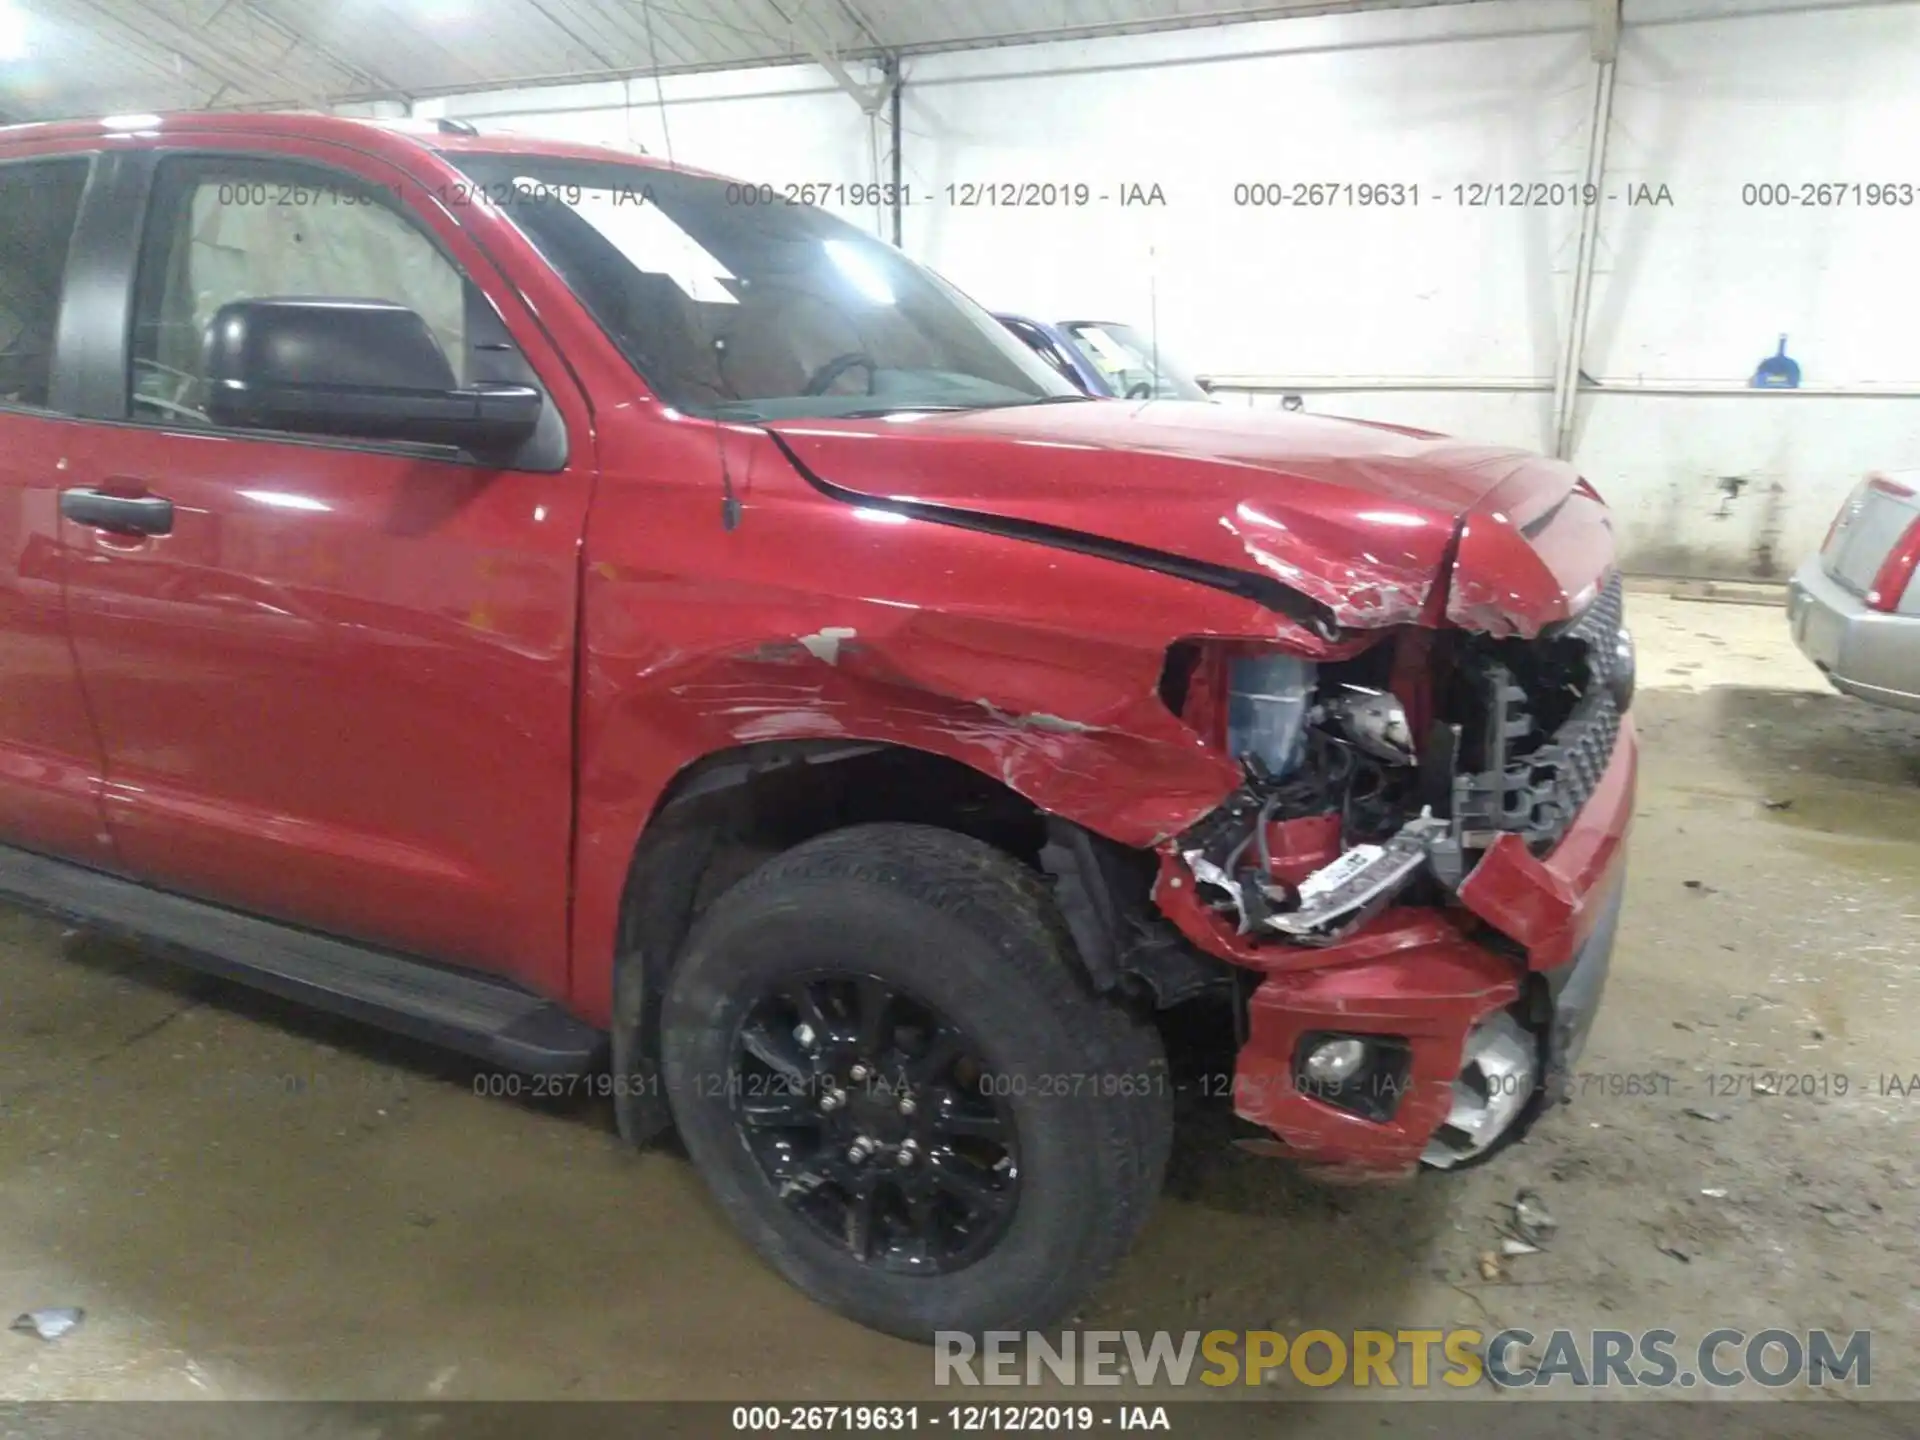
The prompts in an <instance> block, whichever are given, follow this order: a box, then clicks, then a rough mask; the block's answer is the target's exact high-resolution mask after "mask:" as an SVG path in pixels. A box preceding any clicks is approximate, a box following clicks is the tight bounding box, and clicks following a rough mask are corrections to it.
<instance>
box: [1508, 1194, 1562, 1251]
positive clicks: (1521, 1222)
mask: <svg viewBox="0 0 1920 1440" xmlns="http://www.w3.org/2000/svg"><path fill="white" fill-rule="evenodd" d="M1558 1223H1559V1222H1557V1221H1556V1220H1555V1219H1554V1218H1553V1212H1552V1211H1551V1210H1549V1209H1547V1202H1546V1201H1544V1200H1542V1199H1541V1198H1540V1192H1539V1191H1537V1190H1522V1191H1521V1192H1520V1193H1519V1194H1518V1195H1515V1196H1514V1197H1513V1233H1514V1234H1515V1235H1517V1236H1519V1237H1520V1238H1521V1239H1522V1240H1524V1241H1526V1242H1527V1243H1528V1244H1529V1245H1540V1244H1542V1243H1543V1242H1544V1241H1545V1240H1546V1238H1547V1237H1548V1236H1549V1235H1551V1234H1553V1232H1554V1229H1555V1227H1556V1226H1557V1225H1558Z"/></svg>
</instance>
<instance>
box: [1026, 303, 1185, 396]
mask: <svg viewBox="0 0 1920 1440" xmlns="http://www.w3.org/2000/svg"><path fill="white" fill-rule="evenodd" d="M1061 329H1063V330H1065V331H1066V332H1067V334H1069V335H1071V336H1072V337H1073V341H1074V343H1075V344H1076V345H1078V346H1079V347H1080V350H1081V353H1082V354H1084V355H1085V356H1086V357H1087V359H1088V360H1090V361H1091V362H1092V363H1093V367H1094V369H1096V370H1098V371H1099V372H1100V373H1101V375H1103V376H1104V377H1106V381H1107V384H1108V385H1109V386H1111V387H1112V389H1113V393H1114V394H1116V395H1123V396H1125V397H1127V398H1128V399H1130V400H1205V399H1207V398H1208V397H1207V392H1206V391H1204V390H1202V389H1201V388H1200V386H1199V384H1198V382H1196V381H1195V380H1194V378H1193V376H1192V375H1191V374H1190V373H1188V371H1187V370H1185V369H1184V368H1183V367H1181V366H1180V365H1178V364H1176V363H1175V362H1174V360H1173V359H1172V357H1170V356H1169V355H1168V354H1167V353H1166V352H1165V351H1164V350H1162V349H1161V348H1160V345H1159V342H1158V341H1157V340H1156V339H1155V337H1154V336H1152V335H1144V334H1142V333H1141V332H1140V331H1139V330H1136V329H1135V328H1134V327H1133V326H1131V325H1115V324H1111V323H1108V322H1101V323H1099V324H1095V323H1093V322H1092V321H1087V320H1074V321H1069V322H1068V323H1067V324H1065V325H1063V326H1061Z"/></svg>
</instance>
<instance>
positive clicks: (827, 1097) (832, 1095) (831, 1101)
mask: <svg viewBox="0 0 1920 1440" xmlns="http://www.w3.org/2000/svg"><path fill="white" fill-rule="evenodd" d="M846 1103H847V1102H846V1097H845V1096H843V1095H842V1094H841V1093H840V1092H839V1091H838V1090H829V1091H827V1093H826V1094H824V1095H822V1096H821V1097H820V1108H821V1109H822V1110H838V1109H839V1108H840V1107H841V1106H842V1105H844V1104H846Z"/></svg>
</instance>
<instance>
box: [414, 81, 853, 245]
mask: <svg viewBox="0 0 1920 1440" xmlns="http://www.w3.org/2000/svg"><path fill="white" fill-rule="evenodd" d="M859 68H860V69H861V71H862V75H863V77H864V78H868V79H871V78H873V75H872V73H871V72H870V70H869V68H868V67H865V66H862V67H859ZM663 98H664V102H665V103H664V106H663V105H662V99H663ZM414 114H415V115H416V116H418V117H421V118H426V119H433V118H438V117H440V116H448V117H451V118H454V119H460V120H470V121H472V122H473V123H474V124H475V125H478V126H480V127H482V128H483V129H485V130H487V131H489V132H492V131H503V132H504V131H516V132H519V133H521V134H527V135H539V136H542V137H544V138H546V139H551V140H577V141H581V142H583V143H587V144H593V145H614V146H633V145H640V146H644V147H645V148H646V150H647V153H648V154H650V155H656V156H661V157H665V156H667V155H669V154H670V155H671V156H672V157H673V158H674V159H675V160H676V161H678V162H680V163H681V164H685V165H693V166H697V167H699V168H701V169H703V170H717V171H719V172H721V173H722V174H726V175H736V176H739V177H740V178H742V179H750V180H754V181H766V182H769V183H774V184H785V183H787V182H792V183H794V184H796V185H798V184H804V183H807V182H815V183H818V182H822V181H830V182H834V183H839V184H854V183H857V182H864V181H870V180H872V179H873V178H874V175H873V170H874V166H875V164H876V157H877V156H879V152H878V151H877V150H876V149H875V146H876V144H884V139H883V137H882V136H881V135H879V134H878V133H877V131H876V127H875V126H874V125H873V124H872V123H871V122H869V120H868V118H867V116H866V115H864V114H863V113H862V112H861V110H860V107H859V106H857V105H856V104H854V102H853V101H852V100H851V99H850V98H849V97H848V96H847V94H846V93H845V92H844V91H842V90H840V89H838V88H836V87H835V86H834V84H833V82H832V81H831V80H830V79H828V78H827V75H826V73H825V72H824V71H822V70H821V69H819V68H818V67H817V66H813V65H783V66H778V67H773V68H765V69H757V70H732V71H721V72H714V73H710V74H699V75H669V76H665V77H663V78H662V79H661V81H660V83H659V88H658V90H656V88H655V84H654V82H653V81H652V80H651V79H642V80H610V81H603V82H595V83H592V84H586V85H566V86H548V87H542V88H538V89H532V90H498V91H490V92H486V93H483V94H473V95H449V96H444V97H441V98H438V99H433V100H422V101H421V102H420V103H419V104H417V105H415V106H414ZM881 158H882V159H883V157H881ZM827 198H828V203H827V205H826V208H828V209H833V210H837V211H839V213H841V214H843V215H845V216H846V217H847V218H848V219H849V220H852V221H854V222H855V223H857V224H859V225H861V226H862V227H863V228H866V229H868V230H875V231H878V232H879V233H883V234H884V233H886V231H887V222H886V217H885V215H884V213H883V212H882V211H880V210H879V209H877V208H876V207H873V206H871V205H860V204H858V203H846V202H847V200H848V198H849V197H846V196H844V195H843V196H841V197H840V198H841V201H842V203H839V204H835V203H832V197H831V196H829V197H827ZM851 199H852V200H853V201H855V202H857V201H858V200H859V199H860V197H859V196H857V195H855V196H853V197H851Z"/></svg>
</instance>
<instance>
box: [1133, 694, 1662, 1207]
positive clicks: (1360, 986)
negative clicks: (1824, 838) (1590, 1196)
mask: <svg viewBox="0 0 1920 1440" xmlns="http://www.w3.org/2000/svg"><path fill="white" fill-rule="evenodd" d="M1637 764H1638V754H1637V745H1636V740H1635V736H1634V731H1633V725H1632V722H1631V721H1630V720H1627V719H1623V720H1622V722H1621V726H1620V733H1619V738H1618V740H1617V742H1616V744H1615V746H1614V750H1613V755H1612V758H1611V760H1610V761H1609V763H1608V765H1607V768H1606V771H1605V773H1604V774H1603V775H1602V776H1601V779H1600V781H1599V784H1598V785H1597V786H1596V787H1595V789H1594V791H1593V793H1592V795H1591V796H1590V797H1589V798H1588V800H1587V803H1586V804H1585V805H1584V806H1583V807H1582V808H1581V810H1580V812H1579V814H1578V815H1577V816H1575V817H1574V819H1573V821H1572V822H1571V824H1570V825H1569V826H1568V828H1567V830H1566V833H1565V834H1564V836H1563V837H1562V838H1561V840H1560V842H1559V844H1558V845H1556V846H1555V847H1554V849H1553V850H1552V851H1551V852H1550V853H1549V854H1547V855H1546V856H1544V857H1536V856H1534V855H1533V854H1532V853H1531V852H1530V851H1529V850H1528V849H1527V846H1526V845H1525V843H1524V842H1523V841H1521V840H1520V838H1519V837H1518V836H1513V835H1505V836H1502V837H1500V839H1499V840H1497V841H1496V842H1495V843H1494V844H1493V845H1492V846H1491V847H1490V848H1489V849H1488V850H1487V851H1486V853H1485V854H1483V855H1482V856H1481V858H1480V861H1479V863H1478V864H1477V865H1476V866H1475V867H1474V868H1473V870H1472V872H1471V873H1470V874H1469V875H1468V877H1467V879H1466V881H1465V883H1464V884H1462V885H1461V887H1460V890H1459V895H1458V898H1459V901H1460V908H1459V909H1457V910H1456V909H1452V908H1449V909H1440V908H1437V907H1411V906H1403V907H1397V908H1394V909H1390V910H1388V911H1386V912H1385V913H1383V914H1381V915H1379V916H1378V917H1376V918H1375V919H1374V920H1373V921H1371V922H1370V923H1368V924H1367V925H1366V926H1364V927H1363V928H1362V929H1360V930H1359V931H1357V932H1355V933H1354V934H1353V935H1351V936H1349V937H1347V938H1346V939H1344V940H1342V941H1340V942H1339V943H1337V944H1334V945H1329V946H1325V947H1321V948H1317V949H1306V948H1302V947H1293V946H1274V945H1266V946H1258V947H1255V946H1250V945H1246V944H1244V943H1241V942H1238V941H1237V938H1236V937H1231V936H1227V935H1223V934H1222V930H1221V928H1220V927H1218V926H1211V927H1210V926H1208V925H1207V924H1206V923H1205V919H1206V917H1205V915H1204V912H1202V911H1201V910H1199V909H1198V907H1196V906H1193V905H1192V904H1191V903H1190V902H1189V900H1188V896H1189V895H1190V887H1189V888H1188V891H1187V893H1186V894H1182V893H1181V892H1180V891H1178V890H1163V891H1162V896H1163V899H1162V908H1163V910H1165V911H1166V912H1167V913H1168V914H1169V915H1170V916H1171V917H1172V918H1173V919H1174V920H1175V922H1176V923H1177V924H1179V925H1180V927H1181V929H1182V930H1184V931H1185V932H1186V933H1187V935H1188V936H1189V938H1190V939H1193V940H1195V941H1196V942H1198V943H1200V944H1202V946H1203V947H1204V948H1206V949H1209V950H1211V951H1213V953H1215V954H1218V955H1220V956H1221V957H1222V958H1223V959H1228V960H1231V961H1233V962H1234V963H1235V964H1237V965H1241V966H1249V967H1254V968H1258V969H1260V970H1263V971H1265V972H1266V974H1265V977H1264V978H1263V979H1262V980H1261V981H1260V983H1259V985H1258V987H1257V988H1256V989H1255V990H1254V992H1253V994H1252V996H1251V998H1250V1000H1249V1001H1248V1006H1247V1013H1248V1038H1247V1041H1246V1043H1245V1044H1244V1046H1243V1047H1242V1048H1241V1051H1240V1054H1239V1058H1238V1060H1237V1062H1236V1065H1235V1073H1234V1109H1235V1110H1236V1112H1237V1113H1238V1114H1239V1115H1240V1116H1242V1117H1243V1118H1244V1119H1247V1120H1250V1121H1253V1122H1255V1123H1256V1124H1259V1125H1262V1126H1264V1127H1266V1128H1267V1129H1268V1130H1270V1131H1271V1132H1272V1133H1273V1134H1274V1135H1276V1136H1278V1137H1279V1139H1280V1140H1281V1141H1283V1142H1285V1151H1286V1153H1288V1154H1289V1155H1292V1156H1295V1157H1297V1158H1298V1159H1300V1160H1303V1161H1307V1162H1310V1163H1313V1164H1315V1165H1317V1166H1321V1167H1325V1168H1326V1169H1329V1170H1332V1171H1335V1172H1339V1173H1340V1174H1343V1175H1345V1176H1349V1177H1354V1178H1371V1177H1387V1176H1393V1175H1400V1174H1405V1173H1406V1172H1408V1171H1410V1170H1411V1169H1413V1167H1414V1166H1416V1165H1417V1164H1418V1163H1419V1161H1420V1159H1421V1157H1422V1155H1423V1153H1425V1152H1426V1150H1427V1148H1428V1146H1429V1144H1430V1142H1432V1141H1433V1139H1434V1136H1435V1133H1436V1131H1438V1130H1439V1129H1440V1128H1441V1126H1442V1125H1443V1123H1444V1122H1446V1121H1447V1120H1448V1117H1449V1113H1450V1112H1451V1111H1452V1110H1453V1108H1454V1105H1455V1086H1454V1082H1455V1080H1456V1078H1457V1077H1459V1076H1460V1074H1461V1071H1462V1065H1463V1057H1464V1056H1465V1055H1466V1053H1467V1048H1468V1043H1469V1037H1470V1035H1471V1034H1472V1033H1473V1032H1474V1029H1475V1026H1476V1025H1478V1024H1479V1023H1480V1022H1481V1021H1483V1020H1486V1019H1487V1018H1488V1017H1490V1016H1493V1015H1495V1014H1496V1013H1497V1012H1501V1011H1505V1010H1509V1008H1511V1010H1512V1011H1513V1013H1515V1014H1516V1015H1517V1016H1518V1017H1519V1018H1521V1019H1522V1020H1523V1021H1524V1022H1525V1023H1526V1025H1527V1033H1528V1034H1530V1035H1531V1036H1533V1037H1534V1039H1535V1043H1536V1044H1537V1045H1538V1046H1539V1054H1538V1057H1537V1065H1536V1066H1535V1068H1534V1069H1533V1070H1532V1072H1531V1074H1532V1075H1533V1076H1534V1077H1537V1078H1538V1079H1539V1081H1540V1083H1539V1086H1538V1088H1537V1090H1534V1091H1533V1093H1531V1094H1530V1095H1529V1096H1528V1102H1527V1104H1526V1106H1525V1107H1524V1111H1523V1113H1521V1114H1520V1116H1519V1117H1518V1119H1517V1120H1516V1121H1515V1122H1514V1123H1513V1124H1512V1126H1511V1130H1510V1133H1509V1134H1508V1135H1505V1136H1503V1137H1502V1138H1503V1139H1505V1138H1511V1137H1512V1135H1517V1134H1518V1133H1520V1132H1521V1131H1522V1130H1523V1129H1524V1128H1525V1126H1526V1124H1528V1123H1530V1122H1531V1120H1532V1119H1533V1117H1534V1116H1535V1115H1537V1114H1538V1113H1539V1111H1540V1110H1541V1109H1543V1108H1545V1106H1546V1105H1548V1104H1550V1103H1552V1102H1554V1101H1557V1100H1559V1099H1563V1098H1565V1097H1566V1095H1567V1093H1568V1088H1569V1087H1568V1075H1569V1071H1570V1070H1571V1067H1572V1066H1573V1065H1574V1063H1575V1062H1576V1061H1577V1059H1578V1057H1579V1054H1580V1050H1581V1046H1582V1045H1583V1044H1584V1042H1585V1039H1586V1035H1587V1031H1588V1029H1589V1027H1590V1026H1591V1025H1592V1022H1593V1016H1594V1012H1595V1009H1596V1008H1597V1006H1598V1003H1599V999H1600V992H1601V989H1602V986H1603V985H1604V982H1605V978H1606V973H1607V969H1608V965H1609V961H1610V957H1611V952H1612V949H1613V940H1614V931H1615V926H1616V921H1617V919H1618V915H1619V910H1620V900H1621V893H1622V889H1623V882H1624V879H1625V866H1626V838H1627V832H1628V830H1629V828H1630V827H1631V824H1632V820H1633V797H1634V780H1635V773H1636V769H1637ZM1164 880H1165V876H1164V874H1163V882H1164ZM1489 929H1491V931H1493V932H1497V934H1489ZM1209 941H1211V943H1209ZM1330 1035H1331V1036H1357V1037H1362V1038H1366V1037H1377V1040H1378V1046H1377V1049H1378V1053H1380V1054H1382V1055H1387V1056H1390V1057H1391V1061H1392V1063H1391V1065H1390V1066H1388V1067H1387V1068H1386V1069H1385V1070H1383V1071H1382V1072H1381V1073H1380V1074H1378V1075H1376V1076H1375V1080H1376V1084H1375V1085H1374V1087H1373V1089H1374V1094H1373V1096H1372V1097H1371V1100H1372V1101H1373V1102H1374V1103H1368V1104H1362V1105H1356V1104H1355V1103H1353V1101H1352V1099H1351V1098H1350V1097H1347V1096H1335V1097H1334V1098H1329V1092H1328V1090H1327V1089H1326V1088H1325V1087H1321V1086H1316V1085H1315V1084H1313V1083H1311V1082H1309V1081H1307V1080H1305V1078H1304V1071H1303V1057H1304V1055H1305V1054H1306V1053H1307V1052H1308V1050H1309V1048H1310V1047H1311V1046H1312V1045H1314V1044H1316V1043H1319V1042H1320V1041H1321V1040H1323V1039H1324V1038H1325V1037H1327V1036H1330ZM1336 1100H1338V1101H1339V1102H1340V1103H1336Z"/></svg>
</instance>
